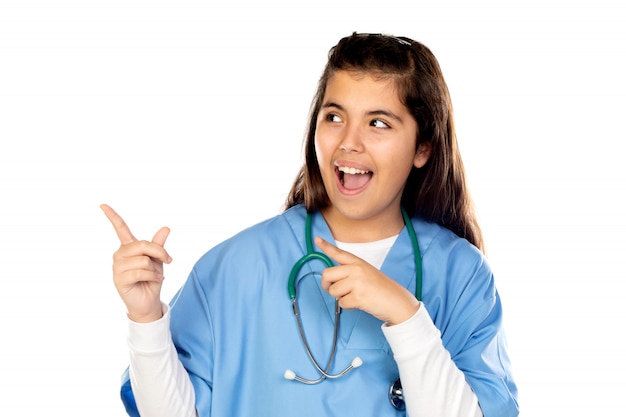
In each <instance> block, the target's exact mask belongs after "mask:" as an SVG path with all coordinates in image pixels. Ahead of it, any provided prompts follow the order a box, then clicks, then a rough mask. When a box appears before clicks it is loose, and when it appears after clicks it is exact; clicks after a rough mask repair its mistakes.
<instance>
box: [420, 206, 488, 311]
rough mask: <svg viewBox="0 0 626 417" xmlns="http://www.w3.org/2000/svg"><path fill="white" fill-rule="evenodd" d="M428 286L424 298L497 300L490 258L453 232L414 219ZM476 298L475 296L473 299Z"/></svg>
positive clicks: (469, 300) (425, 280)
mask: <svg viewBox="0 0 626 417" xmlns="http://www.w3.org/2000/svg"><path fill="white" fill-rule="evenodd" d="M413 225H414V227H415V233H416V234H417V237H418V241H419V246H420V251H421V255H422V265H423V274H424V283H428V284H429V285H427V286H425V293H424V298H425V299H426V297H427V296H428V295H429V294H428V293H427V292H426V291H427V289H430V290H431V291H432V292H431V293H430V296H433V297H434V298H438V296H440V295H442V294H446V296H445V297H444V298H446V299H448V300H450V299H456V300H460V299H465V300H467V301H468V302H471V301H472V300H478V299H481V300H487V299H491V300H494V298H495V297H496V288H495V283H494V277H493V272H492V270H491V267H490V266H489V263H488V261H487V258H486V257H485V256H484V254H483V253H482V252H481V251H480V250H478V248H476V247H475V246H474V245H472V244H471V243H470V242H468V241H467V240H466V239H463V238H461V237H459V236H457V235H456V234H454V233H453V232H452V231H450V230H449V229H446V228H445V227H443V226H441V225H438V224H435V223H429V222H426V221H424V220H422V219H419V218H417V219H414V220H413ZM474 297H476V298H474Z"/></svg>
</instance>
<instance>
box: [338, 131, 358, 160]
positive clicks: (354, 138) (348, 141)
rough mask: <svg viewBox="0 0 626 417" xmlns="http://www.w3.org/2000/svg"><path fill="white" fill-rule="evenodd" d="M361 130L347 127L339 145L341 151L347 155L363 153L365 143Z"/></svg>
mask: <svg viewBox="0 0 626 417" xmlns="http://www.w3.org/2000/svg"><path fill="white" fill-rule="evenodd" d="M362 134H363V132H361V130H360V129H359V128H358V127H357V126H354V125H353V126H350V125H347V126H346V127H345V129H344V135H343V137H342V138H341V143H340V144H339V149H341V150H342V151H344V152H346V153H352V152H362V151H363V141H362V137H363V136H362Z"/></svg>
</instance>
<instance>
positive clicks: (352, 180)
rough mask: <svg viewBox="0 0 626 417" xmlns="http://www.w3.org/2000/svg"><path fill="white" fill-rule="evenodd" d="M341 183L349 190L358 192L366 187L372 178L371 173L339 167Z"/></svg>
mask: <svg viewBox="0 0 626 417" xmlns="http://www.w3.org/2000/svg"><path fill="white" fill-rule="evenodd" d="M337 175H338V176H339V182H340V183H341V185H343V187H344V188H346V189H348V190H358V189H359V188H362V187H364V186H365V185H366V184H367V183H368V182H369V180H370V179H371V178H372V175H373V173H372V172H371V171H365V170H362V169H357V168H354V167H343V166H340V167H337Z"/></svg>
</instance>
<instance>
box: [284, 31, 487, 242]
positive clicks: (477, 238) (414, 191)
mask: <svg viewBox="0 0 626 417" xmlns="http://www.w3.org/2000/svg"><path fill="white" fill-rule="evenodd" d="M341 70H349V71H358V72H364V73H368V74H372V75H374V76H377V77H381V78H391V79H393V80H395V82H396V85H397V86H398V91H399V94H400V99H401V100H402V102H403V103H404V104H405V105H406V106H407V108H408V109H409V111H410V112H411V114H412V115H413V117H414V118H415V120H416V121H417V125H418V138H417V142H416V143H417V145H416V146H419V145H420V144H421V143H429V144H430V146H431V155H430V158H429V160H428V162H427V163H426V164H425V165H424V166H423V167H422V168H415V167H413V169H412V170H411V172H410V174H409V176H408V178H407V181H406V185H405V187H404V191H403V194H402V203H401V204H402V207H404V209H405V210H406V211H407V213H408V214H409V215H411V216H413V215H418V216H421V217H422V218H424V219H425V220H427V221H431V222H436V223H438V224H440V225H442V226H444V227H446V228H448V229H450V230H452V231H453V232H454V233H455V234H457V235H458V236H460V237H463V238H465V239H467V240H468V241H470V242H471V243H472V244H474V245H475V246H476V247H477V248H479V249H480V250H484V247H483V239H482V232H481V230H480V226H479V225H478V222H477V219H476V212H475V209H474V206H473V203H472V200H471V197H470V194H469V191H468V187H467V183H466V178H465V169H464V167H463V161H462V159H461V154H460V152H459V147H458V144H457V139H456V132H455V129H454V118H453V113H452V102H451V100H450V94H449V92H448V87H447V85H446V82H445V80H444V77H443V74H442V72H441V68H440V67H439V63H438V62H437V59H436V58H435V56H434V55H433V53H432V52H431V51H430V50H429V49H428V48H427V47H426V46H424V45H422V44H421V43H419V42H416V41H414V40H411V39H409V38H405V37H394V36H388V35H378V34H357V33H353V34H352V35H351V36H348V37H345V38H343V39H341V40H340V41H339V43H338V44H337V45H336V46H334V47H333V48H331V50H330V52H329V54H328V63H327V64H326V67H325V68H324V72H323V73H322V76H321V78H320V81H319V83H318V88H317V92H316V94H315V96H314V98H313V102H312V105H311V111H310V114H309V125H308V132H307V136H306V141H305V155H304V156H305V162H304V165H303V166H302V168H301V169H300V171H299V172H298V175H297V177H296V180H295V182H294V183H293V186H292V188H291V191H290V192H289V195H288V196H287V200H286V203H285V205H286V208H290V207H293V206H295V205H298V204H303V205H304V206H305V207H306V209H307V211H309V212H312V211H315V210H319V209H322V208H324V207H327V206H328V205H329V204H330V201H329V199H328V195H327V194H326V190H325V188H324V183H323V182H322V176H321V173H320V169H319V165H318V163H317V155H316V154H315V128H316V123H317V116H318V113H319V111H320V108H321V105H322V100H323V99H324V94H325V91H326V86H327V84H328V80H329V79H330V78H331V77H332V75H333V74H334V73H335V72H336V71H341ZM416 151H417V148H416Z"/></svg>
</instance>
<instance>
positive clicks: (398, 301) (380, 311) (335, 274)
mask: <svg viewBox="0 0 626 417" xmlns="http://www.w3.org/2000/svg"><path fill="white" fill-rule="evenodd" d="M315 244H316V245H317V246H318V247H319V248H320V249H321V250H322V251H323V252H324V253H326V255H328V256H329V257H330V258H332V259H333V260H334V261H335V262H337V263H338V264H339V265H338V266H334V267H331V268H327V269H325V270H324V271H323V272H322V287H323V288H324V290H326V291H327V292H328V293H329V294H330V295H332V296H333V297H335V298H336V299H338V300H339V305H340V306H341V307H342V308H345V309H355V308H356V309H359V310H363V311H366V312H368V313H370V314H371V315H373V316H375V317H377V318H378V319H380V320H382V321H384V322H386V323H387V324H389V325H394V324H399V323H402V322H404V321H406V320H408V319H409V318H411V317H412V316H413V315H414V314H415V313H416V312H417V310H419V307H420V304H419V302H418V301H417V299H416V298H415V296H414V295H413V294H412V293H411V292H410V291H409V290H407V289H406V288H404V287H403V286H402V285H400V284H398V283H397V282H396V281H394V280H393V279H391V278H389V277H388V276H387V275H385V274H383V273H382V272H380V271H379V270H378V269H376V268H375V267H373V266H372V265H370V264H369V263H367V262H365V261H364V260H362V259H361V258H359V257H357V256H355V255H353V254H351V253H350V252H346V251H344V250H341V249H339V248H338V247H336V246H334V245H332V244H331V243H329V242H327V241H325V240H324V239H322V238H320V237H317V238H315Z"/></svg>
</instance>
